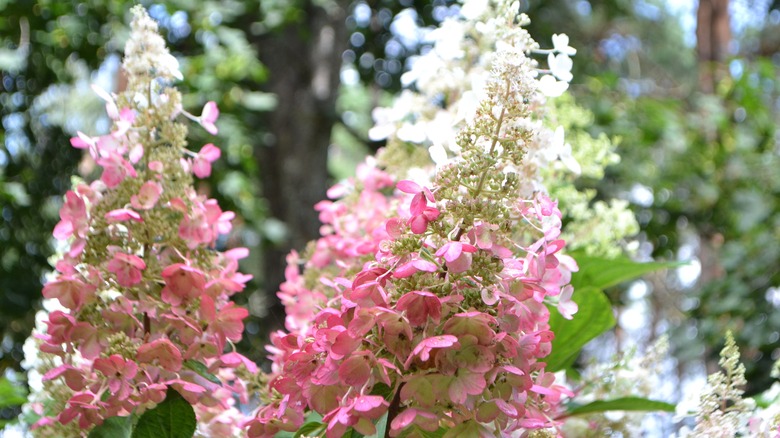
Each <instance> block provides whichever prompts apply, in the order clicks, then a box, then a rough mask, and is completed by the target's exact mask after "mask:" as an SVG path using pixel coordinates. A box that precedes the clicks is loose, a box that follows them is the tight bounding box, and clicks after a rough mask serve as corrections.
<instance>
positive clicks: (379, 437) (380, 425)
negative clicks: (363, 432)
mask: <svg viewBox="0 0 780 438" xmlns="http://www.w3.org/2000/svg"><path fill="white" fill-rule="evenodd" d="M386 430H387V412H385V415H382V417H381V418H380V419H379V421H377V422H376V433H375V434H373V435H367V436H366V438H383V437H384V436H385V431H386ZM354 433H357V432H354V431H353V436H355V435H354Z"/></svg>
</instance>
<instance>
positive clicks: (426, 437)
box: [415, 427, 447, 438]
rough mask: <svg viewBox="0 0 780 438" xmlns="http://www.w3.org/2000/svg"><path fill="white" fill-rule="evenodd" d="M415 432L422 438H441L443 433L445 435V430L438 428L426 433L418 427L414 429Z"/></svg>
mask: <svg viewBox="0 0 780 438" xmlns="http://www.w3.org/2000/svg"><path fill="white" fill-rule="evenodd" d="M415 430H416V431H417V434H418V435H420V436H421V437H423V438H441V437H443V436H444V434H445V433H447V429H445V428H443V427H440V428H438V429H436V430H434V431H433V432H428V431H427V430H422V429H420V428H419V427H415Z"/></svg>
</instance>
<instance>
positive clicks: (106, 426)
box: [88, 416, 133, 438]
mask: <svg viewBox="0 0 780 438" xmlns="http://www.w3.org/2000/svg"><path fill="white" fill-rule="evenodd" d="M132 434H133V417H130V416H127V417H109V418H106V419H105V420H103V424H101V425H100V426H97V427H95V428H94V429H92V430H91V431H90V432H89V435H88V438H130V437H131V436H132Z"/></svg>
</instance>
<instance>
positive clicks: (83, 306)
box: [26, 6, 257, 437]
mask: <svg viewBox="0 0 780 438" xmlns="http://www.w3.org/2000/svg"><path fill="white" fill-rule="evenodd" d="M133 12H134V19H133V22H132V33H131V35H130V40H129V41H128V43H127V46H126V51H125V60H124V64H123V68H124V71H125V73H126V74H127V78H128V87H127V91H125V92H123V93H122V94H120V95H118V96H114V95H112V94H109V93H107V92H105V91H102V90H99V89H96V91H97V92H98V94H99V95H100V96H101V97H102V98H103V99H104V100H105V101H106V110H107V113H108V116H109V117H110V118H111V119H112V120H113V128H112V130H111V132H110V133H109V134H107V135H103V136H99V137H92V136H89V135H87V134H84V133H81V132H79V133H78V136H77V137H74V138H73V139H72V140H71V143H72V145H73V146H74V147H76V148H82V149H86V150H88V152H89V154H90V155H91V157H92V158H93V159H94V160H95V162H96V163H97V164H98V165H100V166H101V167H102V175H101V177H100V179H99V180H97V181H94V182H92V183H91V184H86V183H79V184H77V185H76V187H75V188H74V189H73V190H71V191H69V192H68V193H67V194H66V195H65V202H64V205H63V206H62V208H61V210H60V218H61V220H60V222H59V223H58V224H57V226H56V228H55V229H54V237H56V238H57V239H58V240H60V241H61V242H63V243H64V244H66V245H67V248H68V249H67V250H66V252H65V254H64V255H63V256H62V258H61V259H60V260H59V261H57V263H56V271H57V272H56V274H55V275H54V276H53V278H52V279H51V280H50V281H49V282H48V283H47V284H46V286H45V287H44V288H43V295H44V297H45V298H47V299H49V300H56V301H57V302H58V306H55V307H56V309H55V308H52V311H51V312H50V313H49V314H48V315H47V316H46V317H45V318H44V319H43V321H42V322H43V327H40V329H39V330H38V331H37V333H35V335H34V338H33V340H32V341H31V342H32V343H34V344H35V345H36V346H37V347H38V348H39V350H40V353H39V355H38V357H37V358H27V359H28V360H27V364H28V365H32V366H35V367H36V369H35V370H34V373H37V374H39V375H42V382H41V383H39V385H40V386H41V387H42V390H43V391H42V392H39V393H33V394H32V396H31V404H30V405H29V406H28V408H27V409H28V411H29V410H31V411H33V412H34V413H35V414H37V415H38V416H39V417H40V418H39V420H38V421H37V422H36V423H35V424H34V425H33V433H34V435H36V436H44V437H46V436H49V437H62V436H86V434H87V433H88V432H89V430H90V429H91V428H92V427H94V426H95V425H99V424H101V423H102V422H103V421H104V420H105V419H106V418H108V417H112V416H128V415H131V414H140V413H142V412H143V411H144V410H146V409H149V408H152V407H154V406H155V405H156V404H157V403H160V402H161V401H162V400H163V399H164V398H165V396H166V390H167V388H168V387H171V388H173V389H175V390H176V391H178V392H179V393H180V394H181V395H182V396H183V397H184V398H185V399H186V400H187V401H188V402H190V403H191V404H192V405H194V406H195V407H196V411H197V412H198V416H199V418H200V421H201V425H200V427H201V432H202V433H203V434H204V435H205V436H233V435H235V434H236V433H237V432H238V431H239V430H240V427H241V424H240V423H241V421H242V416H241V414H240V413H239V412H238V410H237V409H236V407H235V406H234V404H235V401H234V394H238V395H240V396H241V397H243V398H244V400H246V390H245V387H244V383H243V381H242V379H240V378H239V376H241V375H244V374H248V373H255V372H257V369H256V366H255V365H254V364H253V363H252V362H250V361H249V360H247V359H246V358H244V357H243V356H241V355H240V354H238V353H235V352H228V353H225V351H226V347H228V346H230V344H231V342H235V341H238V340H239V339H240V338H241V334H242V331H243V319H244V318H245V317H247V316H248V312H247V310H246V309H243V308H240V307H237V306H235V305H234V304H233V303H232V302H231V301H230V296H231V295H233V294H235V293H237V292H240V291H241V290H242V289H244V286H245V283H246V282H247V281H248V280H249V279H250V278H251V277H250V276H248V275H244V274H242V273H240V272H239V271H238V261H239V260H240V259H241V258H243V257H246V256H247V253H248V251H247V250H246V249H244V248H238V249H233V250H230V251H226V252H220V251H217V250H215V245H216V243H217V240H218V238H219V236H220V235H223V234H225V233H228V232H229V231H230V230H231V220H232V219H233V217H234V214H233V213H232V212H229V211H222V210H221V209H220V207H219V205H218V204H217V202H216V201H215V200H214V199H207V198H206V197H205V196H202V195H199V194H198V193H196V191H195V190H194V189H193V187H192V181H193V178H192V174H195V175H196V176H198V177H201V178H202V177H206V176H208V175H209V174H210V173H211V163H212V162H213V161H215V160H216V159H217V158H219V156H220V151H219V149H218V148H216V147H215V146H214V145H211V144H208V145H205V146H203V147H202V148H201V149H200V151H199V152H197V153H195V152H191V151H189V150H187V149H186V141H185V136H186V133H187V128H186V127H185V126H184V125H183V124H181V123H178V122H176V121H175V118H176V117H177V116H178V115H184V116H186V117H188V118H191V119H193V120H195V121H197V122H198V123H200V124H201V125H202V126H203V127H204V128H205V129H206V130H208V131H209V132H212V133H216V131H217V128H216V125H215V124H214V123H215V121H216V119H217V116H218V114H219V111H218V109H217V107H216V105H215V104H214V103H213V102H209V103H208V104H206V106H205V108H204V109H203V113H202V115H201V116H199V117H196V116H193V115H191V114H189V113H187V112H185V111H184V110H183V109H182V106H181V95H180V94H179V92H178V91H177V90H176V89H174V88H172V87H170V86H168V85H167V84H169V83H170V82H171V81H172V80H173V79H180V78H181V73H180V72H179V69H178V63H177V61H176V58H174V57H173V56H172V55H171V54H170V53H169V52H168V50H167V48H166V47H165V43H164V41H163V39H162V38H161V37H160V35H159V34H158V33H157V25H156V23H155V22H154V21H153V20H152V19H151V18H149V16H148V15H147V14H146V12H145V10H144V9H143V8H141V7H140V6H138V7H136V8H134V9H133ZM48 306H50V308H51V306H52V303H51V302H50V303H49V304H48ZM26 350H28V351H29V350H30V348H27V349H26ZM31 375H32V374H31Z"/></svg>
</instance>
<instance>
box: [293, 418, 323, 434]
mask: <svg viewBox="0 0 780 438" xmlns="http://www.w3.org/2000/svg"><path fill="white" fill-rule="evenodd" d="M323 430H325V425H324V424H323V423H320V422H319V421H310V422H308V423H305V424H304V425H303V426H301V428H300V429H298V431H297V432H295V435H293V437H294V438H300V437H301V436H317V435H319V434H320V433H321V432H322V431H323Z"/></svg>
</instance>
